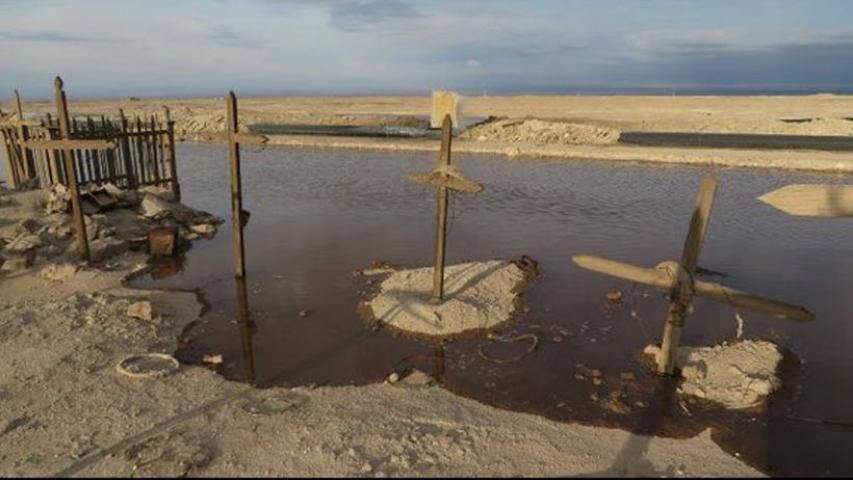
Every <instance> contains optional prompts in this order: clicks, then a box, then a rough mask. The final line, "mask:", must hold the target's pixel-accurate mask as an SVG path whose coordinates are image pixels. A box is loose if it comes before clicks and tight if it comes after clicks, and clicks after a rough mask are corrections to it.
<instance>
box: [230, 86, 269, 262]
mask: <svg viewBox="0 0 853 480" xmlns="http://www.w3.org/2000/svg"><path fill="white" fill-rule="evenodd" d="M225 109H226V121H225V132H226V134H227V135H228V156H229V163H230V165H231V222H232V229H233V231H234V232H233V236H234V275H235V276H236V277H239V278H243V277H245V276H246V253H245V249H244V247H243V227H245V226H246V223H248V221H249V212H247V211H246V210H243V184H242V178H241V175H240V144H241V143H253V144H264V143H266V142H267V137H265V136H263V135H255V134H251V133H243V132H240V128H239V122H238V120H237V96H236V95H235V94H234V92H233V91H230V92H228V98H227V99H226V100H225Z"/></svg>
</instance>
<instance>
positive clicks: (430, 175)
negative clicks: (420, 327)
mask: <svg viewBox="0 0 853 480" xmlns="http://www.w3.org/2000/svg"><path fill="white" fill-rule="evenodd" d="M452 133H453V121H452V120H451V118H450V115H445V116H444V120H443V121H442V124H441V153H440V155H439V159H438V164H436V166H435V168H433V169H432V171H430V172H426V173H410V174H409V175H408V178H409V181H412V182H415V183H422V184H426V185H432V186H434V187H436V190H437V196H438V208H437V222H436V229H435V233H436V239H435V266H434V270H433V281H432V296H433V298H434V299H435V300H436V301H438V302H441V301H442V299H443V298H444V252H445V248H444V247H445V242H446V239H447V205H448V201H449V193H450V192H449V191H450V190H456V191H459V192H467V193H477V192H480V191H482V190H483V186H482V185H481V184H479V183H477V182H473V181H471V180H468V179H466V178H465V177H463V176H462V173H461V172H459V170H457V169H456V167H454V166H452V165H450V143H451V137H452Z"/></svg>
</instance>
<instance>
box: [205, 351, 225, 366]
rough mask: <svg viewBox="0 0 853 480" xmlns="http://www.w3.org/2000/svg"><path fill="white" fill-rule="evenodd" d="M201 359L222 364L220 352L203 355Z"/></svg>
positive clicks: (213, 363) (212, 363) (209, 362)
mask: <svg viewBox="0 0 853 480" xmlns="http://www.w3.org/2000/svg"><path fill="white" fill-rule="evenodd" d="M201 361H202V362H204V363H207V364H210V365H222V354H221V353H218V354H216V355H205V356H204V357H202V359H201Z"/></svg>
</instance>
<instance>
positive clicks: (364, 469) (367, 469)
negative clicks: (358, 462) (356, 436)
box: [361, 462, 373, 473]
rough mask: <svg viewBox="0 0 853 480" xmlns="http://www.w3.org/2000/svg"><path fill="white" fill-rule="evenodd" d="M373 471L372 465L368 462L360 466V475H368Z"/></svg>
mask: <svg viewBox="0 0 853 480" xmlns="http://www.w3.org/2000/svg"><path fill="white" fill-rule="evenodd" d="M372 471H373V465H371V464H370V462H364V465H362V466H361V472H362V473H370V472H372Z"/></svg>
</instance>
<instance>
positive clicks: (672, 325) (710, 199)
mask: <svg viewBox="0 0 853 480" xmlns="http://www.w3.org/2000/svg"><path fill="white" fill-rule="evenodd" d="M716 193H717V181H716V180H715V179H714V177H713V176H712V175H708V176H706V177H705V178H704V179H703V180H702V185H701V186H700V187H699V194H698V195H697V197H696V208H695V209H694V210H693V216H692V217H691V219H690V228H689V229H688V231H687V238H686V239H685V241H684V250H683V251H682V255H681V265H680V266H681V268H680V269H679V271H678V273H677V274H676V284H675V286H674V287H673V288H672V290H671V291H670V299H671V302H672V303H670V306H669V312H668V313H667V317H666V326H665V327H664V332H663V341H662V343H661V356H660V362H659V363H658V373H662V374H666V375H672V374H673V373H674V372H675V360H676V358H677V356H678V344H679V342H680V340H681V330H682V329H683V328H684V318H685V317H686V316H687V313H688V310H689V309H690V304H691V301H692V298H693V277H694V276H695V275H696V266H697V265H698V263H699V254H700V253H701V252H702V244H703V242H704V240H705V233H706V232H707V230H708V221H709V220H710V218H711V207H713V205H714V195H716ZM682 269H683V270H682Z"/></svg>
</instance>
